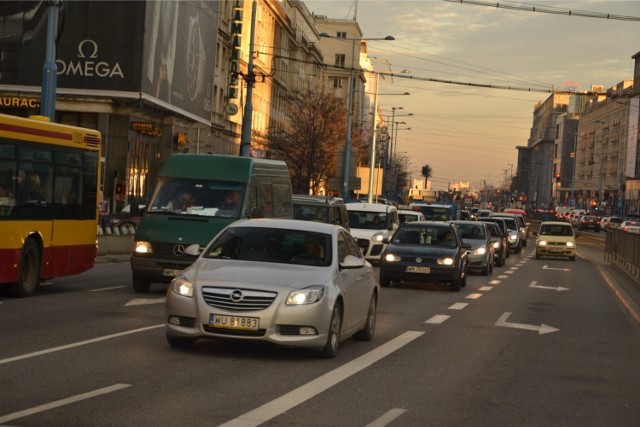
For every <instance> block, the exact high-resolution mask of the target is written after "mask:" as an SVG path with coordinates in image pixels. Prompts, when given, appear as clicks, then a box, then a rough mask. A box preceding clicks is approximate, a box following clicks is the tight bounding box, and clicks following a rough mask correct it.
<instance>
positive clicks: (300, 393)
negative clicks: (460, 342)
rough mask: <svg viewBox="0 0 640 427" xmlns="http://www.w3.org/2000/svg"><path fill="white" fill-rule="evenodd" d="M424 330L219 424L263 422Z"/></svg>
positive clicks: (237, 426) (241, 426) (246, 426)
mask: <svg viewBox="0 0 640 427" xmlns="http://www.w3.org/2000/svg"><path fill="white" fill-rule="evenodd" d="M423 334H424V332H419V331H407V332H405V333H404V334H402V335H399V336H397V337H396V338H394V339H392V340H391V341H389V342H387V343H385V344H383V345H381V346H380V347H377V348H375V349H373V350H371V351H370V352H368V353H366V354H363V355H362V356H360V357H358V358H357V359H354V360H352V361H351V362H349V363H346V364H344V365H342V366H340V367H338V368H336V369H334V370H333V371H330V372H327V373H326V374H324V375H322V376H320V377H318V378H316V379H315V380H313V381H310V382H308V383H306V384H305V385H303V386H300V387H298V388H296V389H295V390H292V391H290V392H289V393H286V394H284V395H282V396H280V397H278V398H277V399H274V400H272V401H271V402H268V403H266V404H264V405H262V406H260V407H258V408H256V409H254V410H252V411H249V412H247V413H245V414H243V415H240V416H239V417H238V418H235V419H233V420H230V421H228V422H226V423H224V424H221V425H220V427H253V426H258V425H260V424H262V423H265V422H267V421H269V420H271V419H273V418H275V417H277V416H278V415H281V414H283V413H285V412H286V411H288V410H290V409H291V408H294V407H296V406H298V405H300V404H301V403H304V402H306V401H307V400H309V399H311V398H312V397H314V396H316V395H318V394H320V393H322V392H323V391H325V390H327V389H329V388H330V387H333V386H334V385H336V384H338V383H339V382H341V381H344V380H345V379H347V378H349V377H350V376H352V375H355V374H357V373H358V372H360V371H361V370H363V369H365V368H368V367H369V366H371V365H373V364H374V363H375V362H377V361H379V360H381V359H382V358H384V357H386V356H388V355H390V354H391V353H393V352H394V351H397V350H399V349H400V348H402V347H404V346H405V345H407V344H409V343H410V342H411V341H413V340H415V339H416V338H418V337H420V336H422V335H423Z"/></svg>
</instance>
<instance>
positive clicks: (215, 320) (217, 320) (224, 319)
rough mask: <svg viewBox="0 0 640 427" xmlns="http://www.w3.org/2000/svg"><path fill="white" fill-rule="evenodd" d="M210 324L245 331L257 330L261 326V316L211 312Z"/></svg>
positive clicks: (215, 326)
mask: <svg viewBox="0 0 640 427" xmlns="http://www.w3.org/2000/svg"><path fill="white" fill-rule="evenodd" d="M209 326H211V327H214V328H226V329H239V330H243V331H257V330H258V329H259V328H260V318H258V317H244V316H224V315H220V314H210V315H209Z"/></svg>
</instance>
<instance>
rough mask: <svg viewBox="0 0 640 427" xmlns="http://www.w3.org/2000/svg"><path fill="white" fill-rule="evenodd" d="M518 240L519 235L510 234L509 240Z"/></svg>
mask: <svg viewBox="0 0 640 427" xmlns="http://www.w3.org/2000/svg"><path fill="white" fill-rule="evenodd" d="M516 240H518V236H516V235H515V234H509V241H511V242H515V241H516Z"/></svg>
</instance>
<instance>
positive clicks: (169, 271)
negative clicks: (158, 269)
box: [162, 268, 182, 277]
mask: <svg viewBox="0 0 640 427" xmlns="http://www.w3.org/2000/svg"><path fill="white" fill-rule="evenodd" d="M180 273H182V270H178V269H176V268H165V269H164V270H162V274H163V275H164V276H170V277H176V276H178V275H180Z"/></svg>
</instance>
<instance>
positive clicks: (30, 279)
mask: <svg viewBox="0 0 640 427" xmlns="http://www.w3.org/2000/svg"><path fill="white" fill-rule="evenodd" d="M41 263H42V260H41V257H40V248H39V247H38V244H37V243H36V242H35V240H33V239H27V240H26V241H25V242H24V246H23V247H22V251H21V252H20V263H19V264H18V278H17V279H18V280H17V282H16V283H14V284H12V285H11V286H10V287H9V293H10V294H12V295H13V296H16V297H19V298H26V297H30V296H33V294H35V293H36V290H37V289H38V286H39V285H40V269H41V267H42V266H41Z"/></svg>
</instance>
